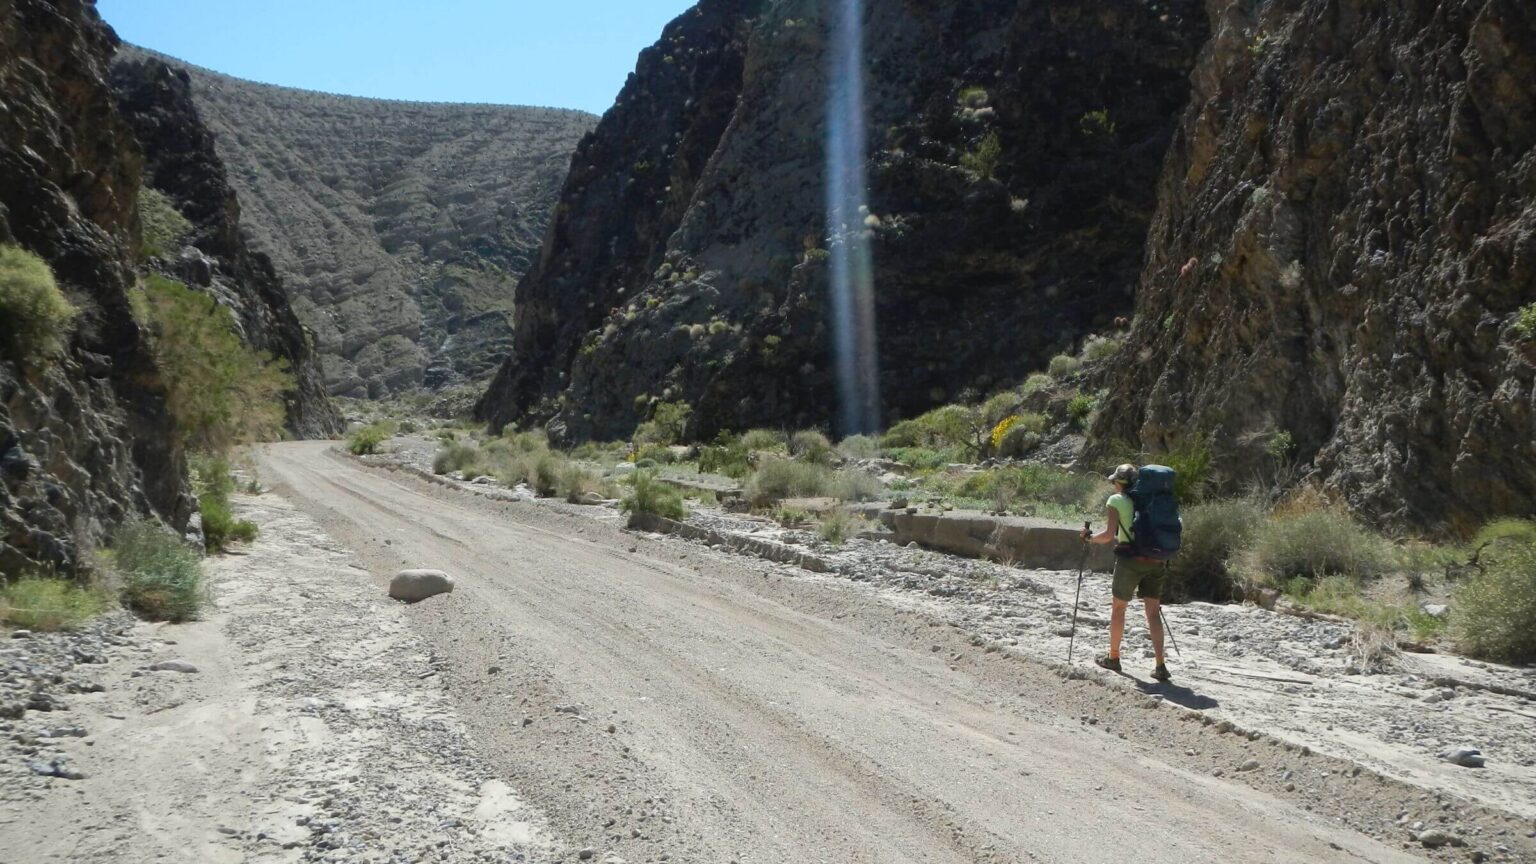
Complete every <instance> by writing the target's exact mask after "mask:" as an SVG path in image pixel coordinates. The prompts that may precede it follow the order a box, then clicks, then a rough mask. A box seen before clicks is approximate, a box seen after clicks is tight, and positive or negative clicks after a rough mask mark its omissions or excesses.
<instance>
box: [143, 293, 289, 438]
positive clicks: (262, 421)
mask: <svg viewBox="0 0 1536 864" xmlns="http://www.w3.org/2000/svg"><path fill="white" fill-rule="evenodd" d="M144 292H145V293H144V296H145V298H146V300H147V309H148V314H149V317H150V322H151V330H152V332H153V334H154V338H153V345H154V352H155V357H156V359H157V360H158V361H159V363H160V368H161V371H162V372H163V373H164V374H163V375H162V378H161V380H162V382H163V383H164V385H165V389H166V397H167V398H166V402H167V406H168V407H169V409H170V412H171V416H172V417H174V418H175V420H176V429H177V432H178V434H179V435H180V436H181V438H182V440H183V442H184V443H186V444H187V445H188V446H189V447H191V448H192V449H194V450H205V451H210V452H217V451H222V450H224V449H225V448H227V447H229V446H230V445H233V444H245V443H249V442H252V441H266V440H273V439H276V438H279V437H281V436H282V433H283V419H284V414H285V409H284V407H283V398H282V397H283V393H284V392H286V391H288V390H291V389H293V376H292V375H290V374H289V373H288V363H287V361H286V360H282V359H274V358H273V357H272V355H270V354H267V353H266V352H264V351H255V350H253V349H251V348H250V347H249V346H247V345H246V344H245V343H244V342H242V341H241V340H240V337H239V336H238V335H237V334H236V331H235V318H234V315H233V314H231V313H230V311H229V310H228V309H226V308H225V307H223V306H220V305H219V304H218V303H217V302H216V301H215V300H214V299H213V298H212V297H210V296H208V295H207V294H203V293H201V292H198V291H194V290H192V289H190V288H188V287H187V286H185V285H183V284H181V283H180V282H175V281H173V280H170V279H165V278H163V277H160V276H150V277H149V278H148V279H147V280H146V284H145V288H144Z"/></svg>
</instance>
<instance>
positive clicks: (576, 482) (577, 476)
mask: <svg viewBox="0 0 1536 864" xmlns="http://www.w3.org/2000/svg"><path fill="white" fill-rule="evenodd" d="M559 491H560V494H562V495H564V496H565V500H567V501H569V502H571V503H572V504H575V503H578V502H579V501H580V500H581V496H583V495H585V494H587V493H588V492H595V493H597V494H598V495H601V496H602V497H604V498H608V497H610V496H609V494H608V493H609V491H610V490H609V489H608V487H607V485H606V484H605V483H603V481H602V479H601V478H599V477H598V476H597V475H596V474H593V473H592V472H591V471H588V470H587V469H585V468H583V467H581V466H580V465H573V464H571V463H569V462H567V463H565V465H564V466H563V467H562V468H561V469H560V490H559Z"/></svg>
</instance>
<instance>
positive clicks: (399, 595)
mask: <svg viewBox="0 0 1536 864" xmlns="http://www.w3.org/2000/svg"><path fill="white" fill-rule="evenodd" d="M452 590H453V577H452V576H449V575H448V574H447V573H444V572H443V571H441V570H401V571H400V572H399V573H396V574H395V578H393V579H391V580H389V596H391V597H393V598H394V599H396V600H404V601H405V602H407V603H415V602H417V601H420V600H425V599H427V598H428V597H435V596H437V595H438V594H447V593H449V592H451V591H452Z"/></svg>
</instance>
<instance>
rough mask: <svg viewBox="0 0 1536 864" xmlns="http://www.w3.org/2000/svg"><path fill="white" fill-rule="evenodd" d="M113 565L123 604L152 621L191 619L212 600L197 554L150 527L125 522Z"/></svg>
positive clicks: (133, 522) (149, 525) (174, 538)
mask: <svg viewBox="0 0 1536 864" xmlns="http://www.w3.org/2000/svg"><path fill="white" fill-rule="evenodd" d="M111 561H112V568H113V569H114V570H115V571H116V572H117V574H118V577H119V579H120V580H121V583H122V598H123V603H124V604H125V605H127V606H128V608H130V609H132V610H134V611H135V612H138V613H139V614H140V615H142V616H144V617H146V618H149V619H150V620H153V621H188V620H191V619H193V618H195V617H197V613H198V610H200V609H201V608H202V605H203V603H204V602H205V601H206V600H207V599H208V591H207V588H206V586H205V585H204V583H203V571H202V562H201V561H200V560H199V559H198V555H197V552H196V551H195V550H194V549H192V548H191V547H189V546H187V545H186V544H185V543H182V542H181V541H180V540H179V539H177V538H176V537H175V536H174V535H173V534H171V533H170V532H168V531H166V530H165V529H163V528H161V527H160V526H158V525H156V524H154V523H152V522H148V521H143V520H134V521H130V522H127V523H124V525H123V526H122V527H121V528H119V529H118V531H117V535H116V537H115V538H114V542H113V545H112V554H111Z"/></svg>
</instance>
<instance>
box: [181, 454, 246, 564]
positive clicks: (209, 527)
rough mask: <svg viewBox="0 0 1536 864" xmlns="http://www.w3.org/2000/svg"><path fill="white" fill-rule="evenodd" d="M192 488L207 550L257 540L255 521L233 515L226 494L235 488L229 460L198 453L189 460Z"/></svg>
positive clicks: (222, 549) (223, 548) (216, 549)
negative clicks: (232, 542)
mask: <svg viewBox="0 0 1536 864" xmlns="http://www.w3.org/2000/svg"><path fill="white" fill-rule="evenodd" d="M192 470H193V474H194V477H193V491H195V492H196V493H197V509H198V513H199V514H200V515H201V516H202V523H203V544H204V545H205V546H206V547H207V549H208V551H209V552H222V551H224V550H225V549H226V548H227V547H228V546H229V544H230V542H231V541H235V540H238V541H240V542H242V543H249V542H250V541H252V540H255V539H256V534H257V528H256V523H254V522H250V521H247V520H244V519H237V518H235V510H234V506H233V505H232V504H231V503H230V500H229V496H230V495H231V494H233V493H234V491H235V479H234V477H233V475H231V474H230V470H229V462H228V461H227V460H225V459H223V458H220V457H216V456H207V455H199V456H196V457H194V458H193V460H192Z"/></svg>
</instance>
